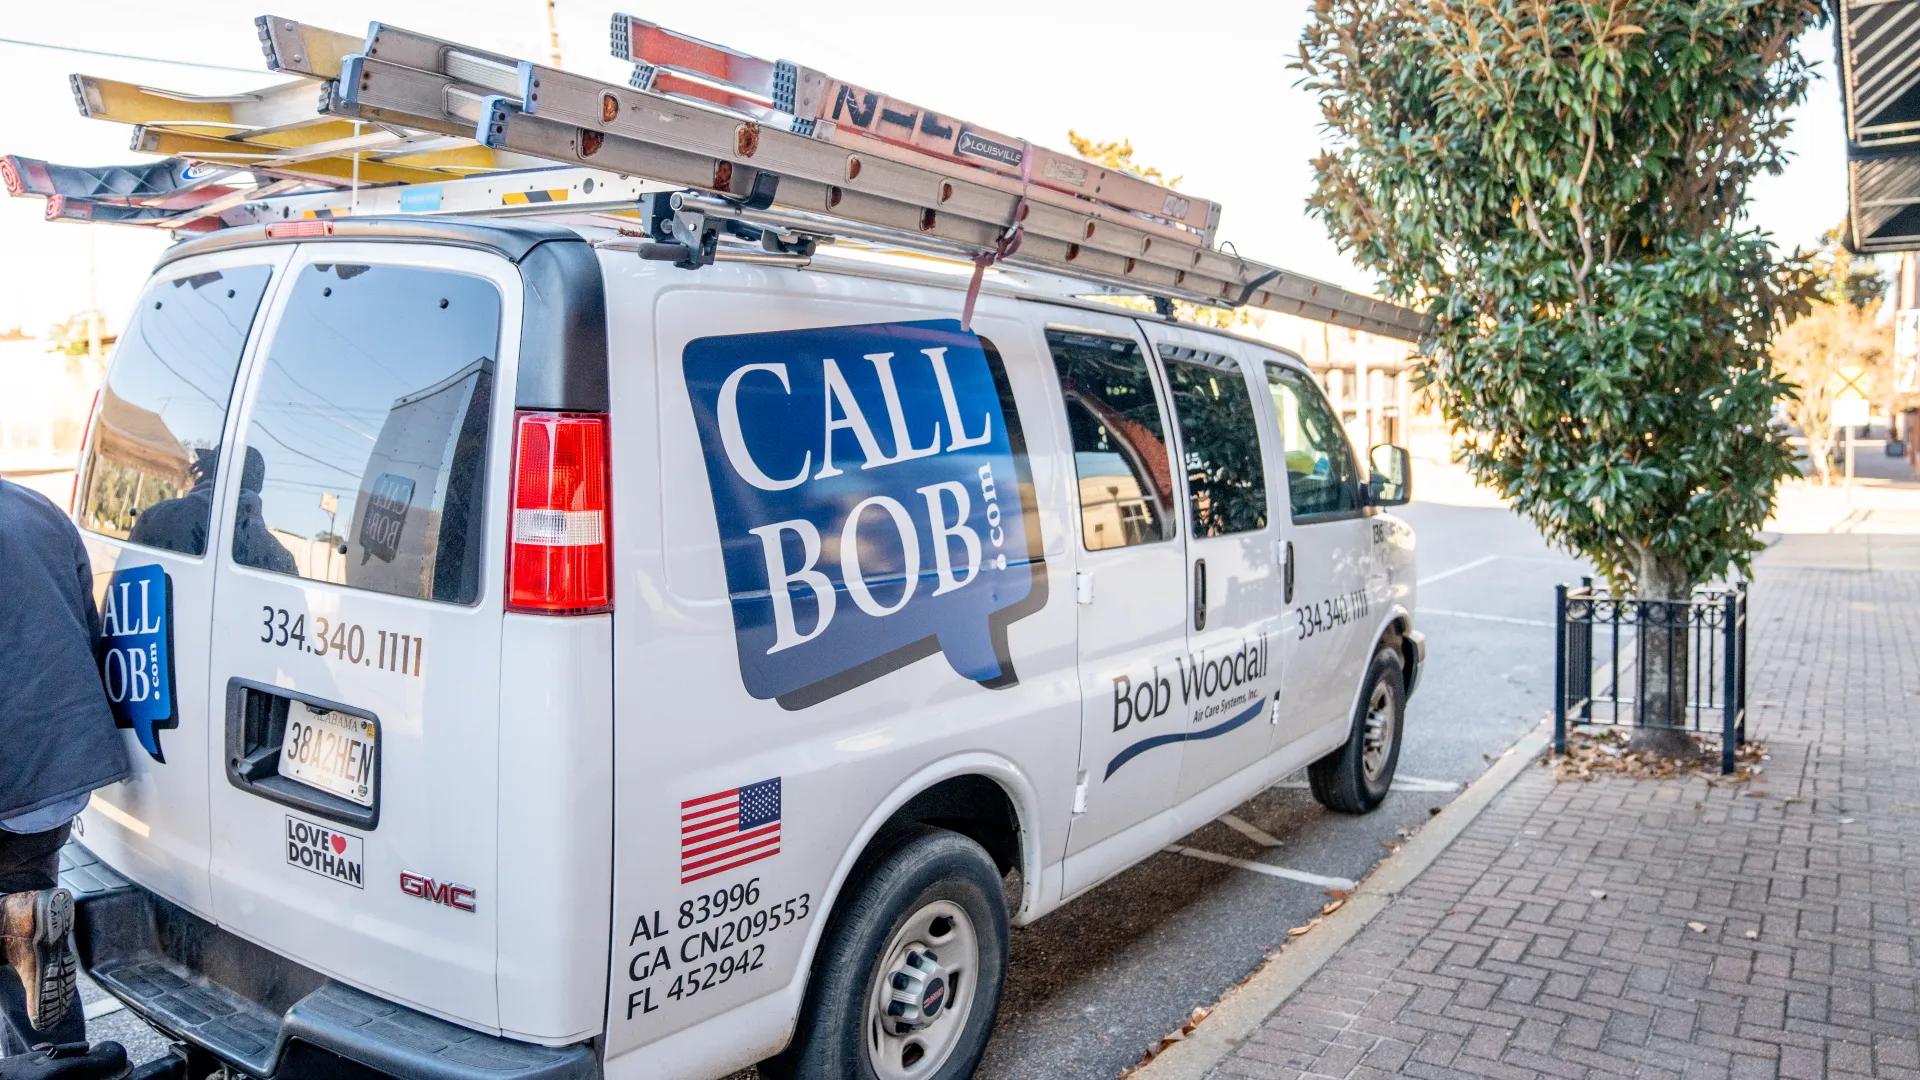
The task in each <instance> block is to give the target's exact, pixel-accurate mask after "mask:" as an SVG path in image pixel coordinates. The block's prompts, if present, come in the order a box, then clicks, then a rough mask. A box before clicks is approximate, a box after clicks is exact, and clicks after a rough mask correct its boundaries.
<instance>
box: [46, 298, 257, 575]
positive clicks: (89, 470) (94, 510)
mask: <svg viewBox="0 0 1920 1080" xmlns="http://www.w3.org/2000/svg"><path fill="white" fill-rule="evenodd" d="M272 276H273V271H272V269H270V268H269V267H265V266H239V267H233V268H230V269H226V270H209V271H206V272H204V273H199V274H192V275H189V276H187V277H179V278H173V279H171V280H163V281H158V282H155V283H154V284H153V285H152V286H151V287H150V288H148V289H147V291H146V293H145V295H143V296H141V298H140V306H139V307H138V308H137V309H135V311H134V315H133V319H132V321H131V323H130V324H129V325H128V326H127V329H126V332H125V333H123V334H121V335H120V341H119V343H118V344H117V345H116V346H115V347H114V354H113V367H112V369H111V370H109V371H108V372H107V380H106V385H104V386H102V387H101V388H100V398H99V400H98V401H97V402H96V403H95V405H94V415H93V441H92V444H91V445H90V447H89V448H88V451H87V461H86V465H85V467H84V472H83V474H82V475H83V476H84V477H85V480H84V482H83V484H82V487H81V490H80V499H79V507H78V509H79V519H80V527H81V528H83V529H87V530H88V531H90V532H96V533H101V534H103V535H106V536H114V537H119V538H120V539H122V540H130V541H132V542H133V543H136V544H145V545H147V546H148V547H156V548H163V549H165V550H168V551H178V552H181V553H182V554H186V555H204V554H205V553H206V550H207V523H208V521H209V520H211V518H212V515H213V481H214V477H215V475H216V474H217V473H218V472H219V468H220V431H221V428H222V427H223V426H224V425H225V424H226V422H227V402H228V400H229V399H230V398H231V397H232V396H233V379H234V373H235V372H236V371H238V370H239V367H240V351H241V349H242V348H244V347H245V346H246V343H247V331H248V328H250V327H251V326H252V325H253V316H254V313H255V312H257V311H258V310H259V308H260V298H261V297H262V296H263V295H265V294H266V291H267V281H268V280H269V279H270V278H272Z"/></svg>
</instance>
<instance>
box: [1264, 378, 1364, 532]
mask: <svg viewBox="0 0 1920 1080" xmlns="http://www.w3.org/2000/svg"><path fill="white" fill-rule="evenodd" d="M1267 389H1269V390H1270V391H1272V393H1273V408H1274V412H1276V413H1278V414H1279V419H1280V445H1281V449H1282V452H1283V453H1284V454H1285V455H1286V461H1287V492H1288V495H1289V497H1290V499H1291V500H1292V503H1293V519H1294V520H1295V521H1299V520H1301V519H1303V518H1310V517H1313V516H1314V515H1317V514H1338V513H1351V512H1354V511H1357V510H1359V509H1360V470H1359V466H1358V465H1357V464H1356V463H1355V461H1354V455H1353V444H1351V443H1349V442H1348V441H1347V433H1346V430H1345V429H1343V428H1342V427H1341V426H1340V421H1339V420H1338V419H1336V418H1335V417H1334V415H1333V407H1332V406H1331V405H1328V404H1327V398H1326V395H1324V394H1322V393H1321V392H1320V387H1318V386H1317V385H1315V384H1314V381H1313V379H1312V378H1311V377H1309V376H1307V375H1304V374H1302V373H1300V372H1298V371H1295V370H1293V369H1292V368H1287V367H1282V366H1281V365H1279V364H1271V363H1270V364H1268V365H1267Z"/></svg>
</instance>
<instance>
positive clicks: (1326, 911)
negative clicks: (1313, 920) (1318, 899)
mask: <svg viewBox="0 0 1920 1080" xmlns="http://www.w3.org/2000/svg"><path fill="white" fill-rule="evenodd" d="M1345 905H1346V901H1345V900H1335V901H1334V902H1333V903H1331V904H1327V905H1326V906H1324V907H1322V908H1321V909H1320V914H1322V915H1331V914H1333V913H1334V912H1336V911H1339V910H1340V909H1341V908H1342V907H1344V906H1345Z"/></svg>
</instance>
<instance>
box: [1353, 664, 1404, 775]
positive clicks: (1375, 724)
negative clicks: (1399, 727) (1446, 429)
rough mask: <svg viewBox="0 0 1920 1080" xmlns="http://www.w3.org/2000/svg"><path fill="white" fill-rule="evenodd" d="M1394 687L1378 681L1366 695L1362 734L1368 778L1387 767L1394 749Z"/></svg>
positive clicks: (1361, 743)
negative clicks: (1389, 754) (1388, 756)
mask: <svg viewBox="0 0 1920 1080" xmlns="http://www.w3.org/2000/svg"><path fill="white" fill-rule="evenodd" d="M1396 719H1397V718H1396V717H1395V716H1394V711H1393V691H1392V690H1389V689H1388V688H1387V687H1386V686H1385V685H1383V684H1379V683H1376V684H1374V687H1373V693H1372V694H1370V695H1368V696H1367V715H1366V719H1365V720H1364V721H1363V722H1362V723H1363V724H1364V730H1363V731H1362V732H1361V735H1360V765H1361V767H1362V768H1364V769H1365V770H1366V773H1367V779H1368V780H1370V781H1377V780H1379V779H1380V776H1381V774H1382V773H1384V772H1385V771H1386V768H1387V754H1388V753H1389V752H1390V751H1391V750H1392V749H1393V728H1394V723H1395V721H1396Z"/></svg>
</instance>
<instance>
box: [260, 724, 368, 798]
mask: <svg viewBox="0 0 1920 1080" xmlns="http://www.w3.org/2000/svg"><path fill="white" fill-rule="evenodd" d="M378 754H379V733H378V729H376V728H375V727H374V726H373V721H371V720H368V719H365V718H363V717H359V716H354V715H352V714H351V713H343V712H335V711H332V710H328V711H326V712H314V711H313V710H312V709H310V708H308V707H306V706H305V705H302V704H300V703H299V702H295V703H293V705H292V706H291V707H290V708H289V709H288V710H287V734H286V738H285V740H284V741H282V742H281V744H280V775H281V776H284V777H286V778H287V779H289V780H298V781H299V782H300V783H303V784H307V785H309V786H311V787H316V788H319V789H320V790H321V791H324V792H327V793H329V794H332V795H338V796H340V797H341V798H343V799H346V800H347V801H349V802H355V803H359V804H360V805H361V806H368V807H370V806H372V805H373V797H374V790H373V763H374V762H375V761H376V760H378V757H377V755H378Z"/></svg>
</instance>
